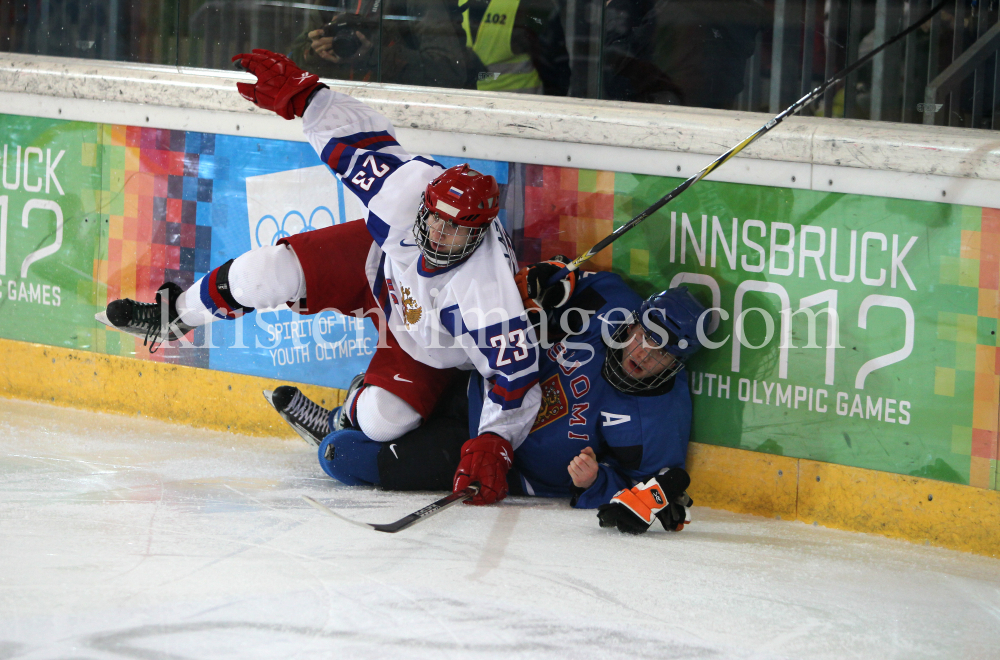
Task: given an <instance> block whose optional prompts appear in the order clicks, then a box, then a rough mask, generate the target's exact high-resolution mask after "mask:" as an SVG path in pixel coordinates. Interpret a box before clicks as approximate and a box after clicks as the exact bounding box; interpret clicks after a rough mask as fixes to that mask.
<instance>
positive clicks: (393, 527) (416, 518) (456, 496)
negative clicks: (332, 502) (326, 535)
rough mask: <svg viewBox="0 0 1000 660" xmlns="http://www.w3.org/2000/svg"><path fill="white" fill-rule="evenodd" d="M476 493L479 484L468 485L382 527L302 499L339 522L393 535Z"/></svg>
mask: <svg viewBox="0 0 1000 660" xmlns="http://www.w3.org/2000/svg"><path fill="white" fill-rule="evenodd" d="M477 493H479V482H475V483H473V484H472V485H470V486H469V487H468V488H466V489H465V490H461V491H458V492H457V493H452V494H450V495H448V496H447V497H442V498H441V499H439V500H437V501H436V502H432V503H431V504H428V505H427V506H425V507H423V508H422V509H418V510H417V511H414V512H413V513H411V514H410V515H408V516H403V517H402V518H400V519H399V520H397V521H396V522H391V523H387V524H384V525H380V524H376V523H365V522H358V521H356V520H351V519H350V518H347V517H344V516H342V515H340V514H339V513H337V512H336V511H334V510H333V509H331V508H330V507H328V506H326V505H325V504H320V503H319V502H317V501H316V500H314V499H313V498H311V497H309V496H307V495H303V496H302V499H304V500H305V501H306V502H308V503H309V504H311V505H313V506H314V507H316V508H317V509H319V510H320V511H322V512H323V513H326V514H329V515H331V516H333V517H334V518H339V519H341V520H343V521H345V522H349V523H351V524H352V525H360V526H361V527H369V528H371V529H374V530H375V531H377V532H386V533H387V534H395V533H396V532H401V531H403V530H404V529H406V528H407V527H410V526H412V525H415V524H416V523H418V522H420V521H421V520H424V519H425V518H429V517H431V516H433V515H434V514H436V513H441V512H442V511H444V510H445V509H447V508H448V507H451V506H454V505H456V504H458V503H459V502H464V501H465V500H468V499H471V498H473V497H475V496H476V494H477Z"/></svg>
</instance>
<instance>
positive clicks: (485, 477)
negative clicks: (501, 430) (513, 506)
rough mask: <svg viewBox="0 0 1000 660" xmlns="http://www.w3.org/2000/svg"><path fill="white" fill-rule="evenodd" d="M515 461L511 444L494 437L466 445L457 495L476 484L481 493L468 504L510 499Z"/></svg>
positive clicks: (457, 472)
mask: <svg viewBox="0 0 1000 660" xmlns="http://www.w3.org/2000/svg"><path fill="white" fill-rule="evenodd" d="M513 458H514V448H513V447H511V446H510V443H509V442H507V441H506V440H504V439H503V438H501V437H500V436H498V435H496V434H494V433H484V434H483V435H481V436H479V437H476V438H473V439H472V440H467V441H466V442H465V444H464V445H462V458H461V460H460V461H459V463H458V470H456V471H455V488H454V491H455V492H456V493H457V492H459V491H462V490H465V489H466V488H468V487H469V484H471V483H472V482H474V481H478V482H479V484H480V488H479V493H478V494H477V495H476V496H475V497H473V498H472V499H469V500H466V501H465V503H466V504H493V503H494V502H499V501H500V500H502V499H503V498H505V497H507V470H509V469H510V465H511V461H512V460H513Z"/></svg>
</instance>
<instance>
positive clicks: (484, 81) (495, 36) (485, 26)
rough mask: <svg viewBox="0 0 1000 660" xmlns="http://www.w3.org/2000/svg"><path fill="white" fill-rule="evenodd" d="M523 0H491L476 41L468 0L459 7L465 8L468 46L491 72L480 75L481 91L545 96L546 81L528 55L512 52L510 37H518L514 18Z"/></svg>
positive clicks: (464, 15) (464, 26) (477, 84)
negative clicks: (515, 34)
mask: <svg viewBox="0 0 1000 660" xmlns="http://www.w3.org/2000/svg"><path fill="white" fill-rule="evenodd" d="M519 2H520V0H490V4H489V6H488V7H487V8H486V13H485V14H483V20H482V22H481V23H480V24H479V30H478V32H476V38H475V39H473V38H472V26H471V25H470V22H469V8H468V7H467V6H466V5H467V4H468V0H465V2H462V4H460V5H459V7H460V8H462V27H463V28H465V43H466V45H468V46H469V47H470V48H472V50H473V51H474V52H475V53H476V55H478V56H479V59H480V60H482V62H483V64H485V65H486V69H487V73H480V74H479V80H478V81H476V87H477V88H478V89H483V90H489V91H502V92H520V93H523V94H541V93H542V79H541V78H540V77H539V76H538V71H536V70H535V65H534V64H532V63H531V56H529V55H528V54H527V53H524V54H522V55H515V54H514V53H513V52H512V51H511V49H510V38H511V36H512V35H513V34H514V15H515V14H517V6H518V3H519Z"/></svg>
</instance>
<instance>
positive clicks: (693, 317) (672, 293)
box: [601, 286, 705, 396]
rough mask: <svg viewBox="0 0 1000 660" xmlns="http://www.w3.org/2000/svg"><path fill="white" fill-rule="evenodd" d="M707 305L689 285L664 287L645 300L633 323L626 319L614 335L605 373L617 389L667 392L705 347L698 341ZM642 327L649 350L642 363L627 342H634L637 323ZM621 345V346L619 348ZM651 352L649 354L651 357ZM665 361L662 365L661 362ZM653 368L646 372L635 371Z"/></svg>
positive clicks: (647, 393) (642, 393)
mask: <svg viewBox="0 0 1000 660" xmlns="http://www.w3.org/2000/svg"><path fill="white" fill-rule="evenodd" d="M704 313H705V306H704V305H702V304H701V303H700V302H698V299H697V298H695V297H694V296H693V295H691V292H690V291H688V289H687V287H685V286H679V287H676V288H673V289H667V290H666V291H661V292H660V293H657V294H655V295H652V296H650V297H649V298H647V299H646V300H644V301H643V302H642V305H641V306H640V307H639V310H638V312H637V314H636V315H635V316H637V317H638V318H634V319H633V322H631V323H627V322H626V323H622V325H621V326H620V327H619V328H618V329H617V330H616V331H615V334H614V336H613V337H612V338H611V340H612V345H611V346H609V347H608V350H607V353H606V354H605V358H604V368H603V369H602V371H601V373H602V375H603V376H604V378H605V380H607V381H608V382H609V383H611V385H612V386H614V387H615V389H617V390H619V391H620V392H624V393H626V394H634V395H637V396H657V395H659V394H663V393H665V392H667V391H668V390H669V389H670V388H671V387H672V385H673V384H672V383H671V382H670V380H671V379H672V378H673V377H674V376H676V375H677V372H679V371H680V370H681V369H683V368H684V363H685V362H686V361H687V359H688V358H690V357H691V356H692V355H694V354H695V353H697V352H698V349H699V348H701V342H699V341H698V320H699V319H700V318H701V316H702V315H703V314H704ZM636 325H638V326H640V327H641V328H642V331H643V334H644V335H645V337H644V338H643V340H642V341H644V342H645V344H644V345H645V346H646V348H648V349H652V350H648V351H644V360H643V361H642V365H641V366H640V365H639V364H638V363H635V362H634V361H633V362H632V363H631V364H628V363H629V360H630V356H629V355H628V354H626V353H625V350H624V348H623V346H629V345H630V341H631V340H630V339H628V336H629V334H630V333H632V332H634V331H633V328H634V326H636ZM616 346H617V348H616ZM647 356H648V357H647ZM661 365H662V366H661ZM647 371H649V372H652V373H649V374H648V375H644V376H636V375H635V373H636V372H639V373H643V372H647Z"/></svg>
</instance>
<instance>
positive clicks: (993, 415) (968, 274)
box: [934, 207, 1000, 488]
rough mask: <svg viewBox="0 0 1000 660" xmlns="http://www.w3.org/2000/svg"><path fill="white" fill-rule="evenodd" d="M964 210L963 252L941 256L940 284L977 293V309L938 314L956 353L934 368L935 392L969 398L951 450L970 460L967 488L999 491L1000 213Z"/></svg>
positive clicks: (955, 427)
mask: <svg viewBox="0 0 1000 660" xmlns="http://www.w3.org/2000/svg"><path fill="white" fill-rule="evenodd" d="M963 211H964V214H963V219H962V230H961V231H962V238H961V247H960V251H959V254H958V256H942V257H941V266H940V268H941V272H940V273H941V274H940V281H941V284H943V285H951V286H960V287H969V288H973V289H977V291H978V309H977V310H975V313H974V314H959V313H954V312H939V313H938V338H939V339H942V340H945V341H949V342H953V343H954V346H955V352H954V367H950V366H938V367H936V368H935V372H934V393H935V395H938V396H945V397H956V396H960V397H963V398H971V400H972V411H971V420H970V423H968V424H956V425H953V426H952V452H953V453H955V454H962V455H966V456H968V457H969V485H971V486H978V487H980V488H996V487H997V456H998V450H1000V446H998V433H997V423H998V419H997V417H998V407H1000V350H997V318H998V317H1000V210H996V209H979V208H972V207H967V208H965V209H963ZM970 311H971V310H970ZM970 395H971V396H970Z"/></svg>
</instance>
